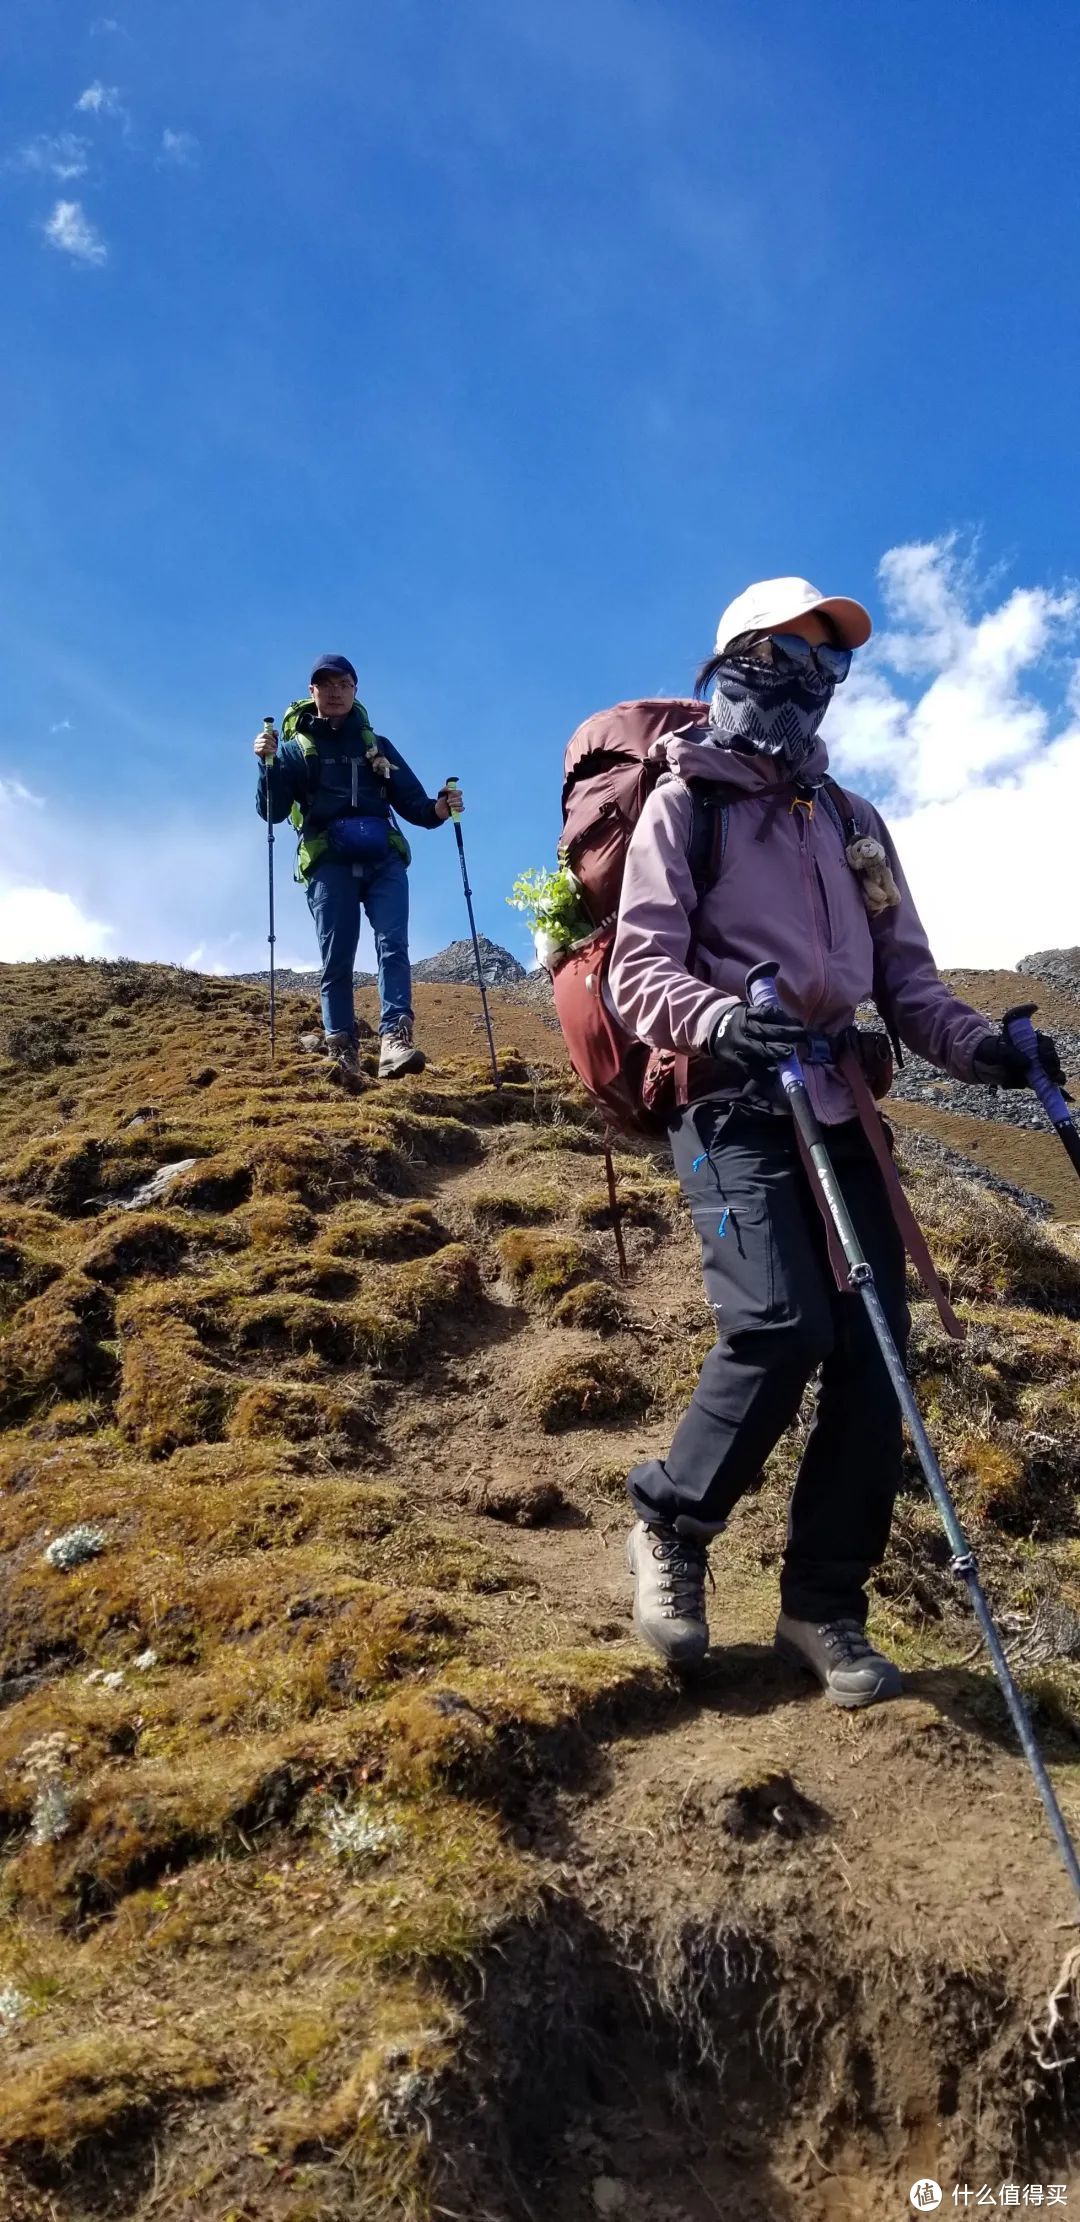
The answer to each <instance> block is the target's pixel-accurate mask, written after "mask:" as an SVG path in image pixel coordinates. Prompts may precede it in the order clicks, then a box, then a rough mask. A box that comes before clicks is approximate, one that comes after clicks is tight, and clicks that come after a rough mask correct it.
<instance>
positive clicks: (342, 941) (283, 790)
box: [255, 656, 462, 1080]
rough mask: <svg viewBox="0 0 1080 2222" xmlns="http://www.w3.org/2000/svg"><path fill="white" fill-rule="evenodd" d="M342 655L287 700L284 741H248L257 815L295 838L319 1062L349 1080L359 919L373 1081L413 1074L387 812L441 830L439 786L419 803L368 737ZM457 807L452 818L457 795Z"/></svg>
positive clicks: (414, 1055) (419, 1056)
mask: <svg viewBox="0 0 1080 2222" xmlns="http://www.w3.org/2000/svg"><path fill="white" fill-rule="evenodd" d="M356 683H357V682H356V673H355V671H354V670H353V667H352V665H351V663H350V662H349V659H348V657H347V656H321V657H320V658H319V661H318V663H317V664H316V665H315V668H314V670H313V672H312V674H311V697H310V699H309V700H306V701H302V702H294V703H293V704H292V706H291V708H290V709H288V710H287V711H286V713H285V716H284V718H283V719H282V721H281V723H282V736H283V738H282V739H281V741H280V742H279V740H278V735H277V733H276V732H272V731H269V730H265V731H263V732H262V733H260V734H259V735H258V736H257V738H256V741H255V754H256V756H258V757H259V758H260V759H261V763H262V771H261V774H260V778H259V786H258V793H257V795H256V808H257V810H258V812H259V816H260V817H261V818H265V816H266V813H267V807H268V806H269V810H270V815H271V818H272V820H273V822H274V824H275V825H278V824H280V822H281V820H282V819H283V818H288V817H291V818H292V821H293V824H294V825H295V826H296V829H297V832H298V833H299V836H300V845H299V848H298V850H297V859H296V876H297V879H298V880H300V881H301V882H302V883H303V885H304V886H305V887H306V889H307V899H308V908H309V909H310V911H311V915H312V917H313V919H314V920H315V931H316V933H317V934H318V937H319V955H320V957H321V959H322V1015H323V1030H324V1032H325V1035H326V1048H327V1053H328V1055H329V1056H330V1057H331V1059H332V1060H333V1061H334V1063H335V1064H337V1065H340V1066H343V1067H344V1069H345V1070H346V1071H347V1072H357V1071H358V1070H359V1063H358V1059H357V1052H356V1039H357V1036H356V1013H355V1010H354V1006H353V966H354V964H355V961H356V947H357V943H358V941H359V939H360V913H361V910H366V912H367V915H368V918H369V920H370V923H371V930H372V932H373V934H374V936H375V954H376V959H377V962H378V967H379V1034H380V1038H381V1039H380V1052H379V1078H380V1080H396V1079H398V1078H400V1076H401V1075H402V1074H403V1073H408V1072H422V1071H423V1069H424V1055H423V1051H422V1050H420V1049H418V1048H417V1046H416V1044H415V1042H414V1040H413V1012H412V973H411V969H410V966H409V879H408V865H409V861H410V850H409V844H408V842H407V841H406V839H405V836H404V834H403V833H401V832H400V830H399V828H398V826H397V824H396V823H395V817H394V813H395V811H396V812H398V813H400V815H401V817H403V818H405V819H407V820H408V822H409V824H410V825H413V826H438V825H445V823H446V821H447V819H448V818H449V816H450V803H449V800H448V797H447V793H446V790H445V788H444V789H443V790H442V792H441V793H440V794H439V795H437V796H436V797H435V799H434V800H432V798H431V797H430V796H429V795H426V794H425V793H424V790H423V788H422V787H421V785H420V782H419V780H418V779H417V777H416V775H415V773H414V772H411V771H410V770H409V766H408V765H407V763H406V762H405V760H404V757H402V756H399V754H398V752H397V749H396V748H394V747H393V746H392V744H391V743H390V742H389V741H387V740H384V739H383V737H382V735H381V734H378V735H376V734H375V733H373V732H372V730H371V726H370V725H369V723H368V715H367V711H366V710H365V708H364V705H363V703H362V702H358V701H357V699H356ZM454 807H455V809H458V810H459V809H461V807H462V802H461V797H460V794H457V795H455V799H454Z"/></svg>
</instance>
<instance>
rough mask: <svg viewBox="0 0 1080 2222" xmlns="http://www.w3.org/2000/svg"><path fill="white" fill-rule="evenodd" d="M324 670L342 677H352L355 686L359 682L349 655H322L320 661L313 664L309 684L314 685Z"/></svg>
mask: <svg viewBox="0 0 1080 2222" xmlns="http://www.w3.org/2000/svg"><path fill="white" fill-rule="evenodd" d="M324 671H332V672H334V673H335V674H336V675H337V677H338V678H340V679H351V680H352V683H353V685H354V687H355V686H356V684H357V679H356V673H355V671H354V670H353V667H352V665H351V663H350V662H349V659H348V657H347V656H320V657H319V660H318V663H316V664H312V667H311V678H310V679H309V681H308V685H309V686H313V685H314V683H315V681H316V679H318V678H321V676H322V673H323V672H324Z"/></svg>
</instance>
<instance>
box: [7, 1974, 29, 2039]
mask: <svg viewBox="0 0 1080 2222" xmlns="http://www.w3.org/2000/svg"><path fill="white" fill-rule="evenodd" d="M29 2007H30V2000H29V1999H28V1998H24V1996H23V1994H22V1992H21V1991H17V1990H16V1988H15V1985H14V1983H4V1984H2V1985H0V2029H14V2027H15V2025H16V2022H20V2021H21V2020H22V2018H23V2015H24V2014H25V2013H27V2012H28V2011H29Z"/></svg>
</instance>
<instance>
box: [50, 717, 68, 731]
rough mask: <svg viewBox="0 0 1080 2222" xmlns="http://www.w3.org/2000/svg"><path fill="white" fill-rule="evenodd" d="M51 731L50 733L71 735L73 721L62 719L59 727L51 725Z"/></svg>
mask: <svg viewBox="0 0 1080 2222" xmlns="http://www.w3.org/2000/svg"><path fill="white" fill-rule="evenodd" d="M49 731H50V733H70V731H71V719H70V718H61V719H60V722H59V724H58V725H50V727H49Z"/></svg>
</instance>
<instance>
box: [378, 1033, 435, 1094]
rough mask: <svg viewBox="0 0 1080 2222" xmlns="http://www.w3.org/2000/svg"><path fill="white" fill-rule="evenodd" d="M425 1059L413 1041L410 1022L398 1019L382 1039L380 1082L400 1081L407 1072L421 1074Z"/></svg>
mask: <svg viewBox="0 0 1080 2222" xmlns="http://www.w3.org/2000/svg"><path fill="white" fill-rule="evenodd" d="M426 1063H427V1059H426V1057H425V1056H424V1052H423V1050H422V1049H417V1047H416V1045H415V1043H414V1041H413V1030H412V1020H411V1019H407V1018H399V1020H398V1022H397V1025H396V1026H392V1027H391V1029H390V1032H389V1033H388V1034H384V1035H383V1037H382V1047H381V1049H380V1051H379V1078H380V1080H400V1079H401V1078H402V1077H403V1075H404V1074H405V1073H407V1072H423V1069H424V1066H425V1064H426Z"/></svg>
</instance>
